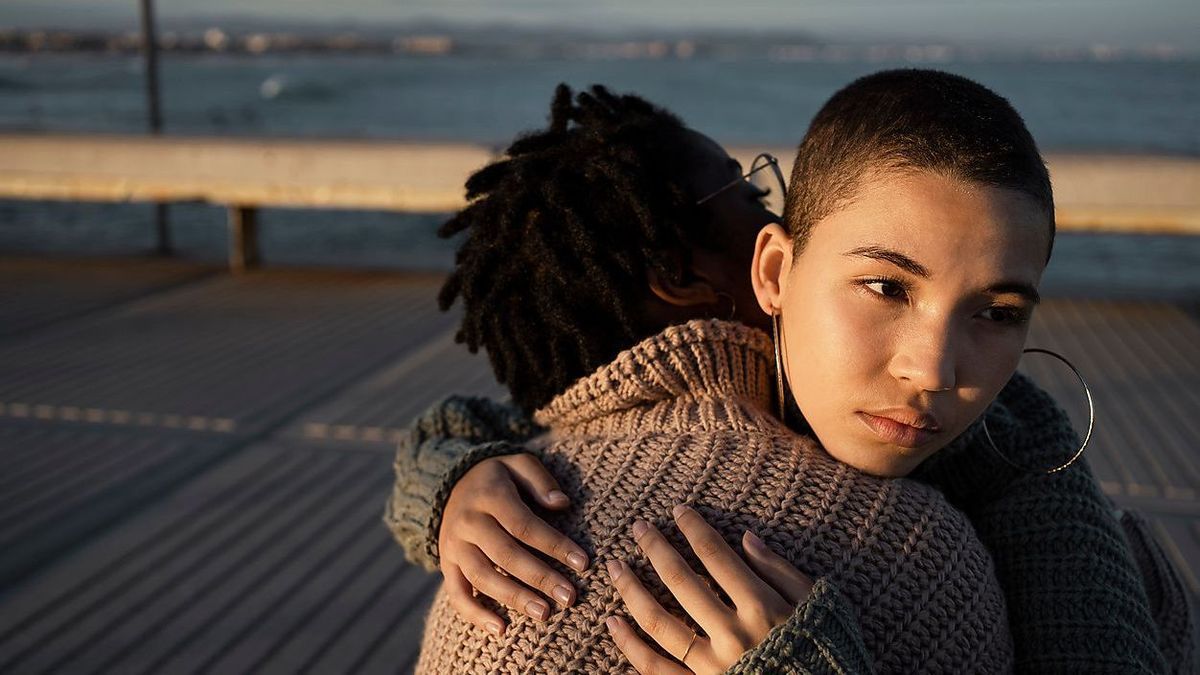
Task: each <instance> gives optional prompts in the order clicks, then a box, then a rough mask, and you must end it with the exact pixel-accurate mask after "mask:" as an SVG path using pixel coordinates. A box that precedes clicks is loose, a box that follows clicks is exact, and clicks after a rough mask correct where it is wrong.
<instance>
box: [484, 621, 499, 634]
mask: <svg viewBox="0 0 1200 675" xmlns="http://www.w3.org/2000/svg"><path fill="white" fill-rule="evenodd" d="M501 630H503V629H502V628H501V627H500V624H498V623H496V622H495V621H489V622H487V632H489V633H491V634H492V635H495V636H496V637H500V631H501Z"/></svg>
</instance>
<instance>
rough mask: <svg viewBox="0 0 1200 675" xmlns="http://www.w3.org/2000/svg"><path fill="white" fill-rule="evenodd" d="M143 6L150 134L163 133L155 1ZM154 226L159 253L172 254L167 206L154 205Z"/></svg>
mask: <svg viewBox="0 0 1200 675" xmlns="http://www.w3.org/2000/svg"><path fill="white" fill-rule="evenodd" d="M141 4H142V54H143V55H144V56H145V59H146V103H147V111H148V113H149V122H150V134H151V135H153V136H157V135H159V134H161V133H162V109H161V108H160V107H159V102H158V37H157V36H156V35H155V30H154V0H141ZM154 225H155V229H156V230H157V231H158V253H159V255H169V254H170V253H171V231H170V230H169V229H168V227H167V205H166V204H162V203H158V204H155V205H154Z"/></svg>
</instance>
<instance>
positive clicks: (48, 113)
mask: <svg viewBox="0 0 1200 675" xmlns="http://www.w3.org/2000/svg"><path fill="white" fill-rule="evenodd" d="M903 65H908V64H891V63H865V62H848V63H795V62H779V61H770V60H766V59H739V60H721V59H717V58H703V59H693V60H637V61H627V60H585V59H579V60H572V59H506V60H486V59H481V58H473V57H454V56H451V57H441V58H427V57H412V56H387V57H384V56H336V57H329V56H320V57H316V56H301V57H297V56H287V57H284V56H268V57H260V58H257V59H252V58H244V57H229V56H214V55H178V54H167V55H165V57H164V59H163V70H162V80H163V85H162V97H163V107H164V117H165V120H166V129H167V132H168V133H178V134H200V135H248V136H304V137H358V138H361V137H370V138H376V137H387V138H404V139H421V140H467V141H474V142H481V143H487V144H493V145H500V144H503V143H505V142H506V141H508V140H510V139H511V138H512V136H513V135H515V134H516V133H518V132H519V131H521V130H524V129H528V128H530V127H534V126H538V125H540V124H542V123H543V122H544V120H545V117H546V112H547V107H548V103H549V99H550V96H551V93H552V91H553V88H554V86H555V85H556V84H557V83H558V82H561V81H566V82H568V83H570V84H572V85H574V86H577V87H580V86H586V85H587V84H590V83H593V82H599V83H604V84H608V85H610V86H611V87H613V88H615V89H618V90H623V91H634V92H638V93H640V94H642V95H644V96H646V97H647V98H649V99H651V100H653V101H655V102H657V103H660V104H663V105H665V106H667V107H669V108H671V109H672V110H674V111H676V112H677V113H678V114H680V115H681V116H682V117H683V118H684V120H685V121H687V122H688V123H689V124H690V125H692V126H693V127H695V128H697V129H700V130H701V131H704V132H705V133H708V134H709V135H711V136H713V137H715V138H717V139H718V140H720V141H722V142H725V143H730V144H734V143H746V144H759V143H761V144H770V145H787V144H791V143H794V142H796V141H797V140H798V139H799V138H800V137H801V136H802V135H803V132H804V129H805V127H806V126H807V123H808V120H809V119H810V118H811V116H812V115H813V113H815V112H816V110H817V108H818V107H819V106H820V105H821V103H822V102H824V100H825V99H826V98H827V97H828V96H829V95H830V94H831V93H833V91H835V90H836V89H837V88H838V87H840V86H842V85H844V84H845V83H847V82H849V81H850V80H852V79H853V78H855V77H857V76H860V75H863V74H866V73H869V72H872V71H875V70H878V69H881V68H886V67H893V66H903ZM936 67H938V68H942V69H945V70H950V71H953V72H957V73H960V74H963V75H966V76H968V77H971V78H973V79H976V80H978V81H980V82H982V83H984V84H986V85H988V86H989V87H991V88H993V89H995V90H996V91H998V92H1000V93H1001V94H1002V95H1004V96H1006V97H1008V98H1009V100H1010V101H1012V103H1013V104H1014V105H1015V106H1016V108H1017V109H1018V110H1019V111H1021V113H1022V115H1023V116H1024V117H1025V119H1026V122H1027V123H1028V126H1029V128H1030V130H1031V131H1032V132H1033V134H1034V136H1035V137H1036V138H1037V139H1038V142H1039V144H1040V146H1041V147H1042V149H1043V150H1045V151H1051V152H1052V151H1064V150H1069V151H1084V152H1089V151H1095V152H1129V153H1133V152H1145V153H1163V154H1174V155H1188V156H1200V62H1198V61H1181V62H1107V63H1098V62H1081V63H1052V62H1037V61H1030V60H1011V61H993V62H962V63H942V64H937V66H936ZM144 128H145V94H144V91H143V80H142V73H141V63H140V61H139V60H137V59H136V58H130V57H124V56H121V57H118V56H97V55H36V56H25V55H6V56H0V130H5V131H31V132H38V131H47V132H50V131H54V132H57V131H78V132H135V133H136V132H140V131H141V130H143V129H144ZM149 214H150V209H149V208H148V207H146V206H143V205H97V204H57V203H36V204H31V203H26V202H0V252H35V253H57V252H63V253H101V254H113V253H137V252H140V251H143V250H145V249H148V248H150V247H151V246H152V245H153V242H152V239H151V234H152V227H151V226H150V225H149ZM443 218H444V216H443V215H438V214H425V215H422V214H417V215H405V214H393V213H347V212H320V211H288V210H272V211H268V212H266V213H265V214H264V217H263V228H264V235H263V244H264V253H265V256H266V257H267V259H268V261H278V262H294V263H301V264H338V265H366V266H378V267H404V268H433V269H444V268H446V267H447V266H448V265H449V264H450V261H451V260H452V245H451V244H449V243H447V242H440V241H437V240H436V238H435V237H433V235H432V231H433V229H434V227H436V224H437V223H438V222H440V221H441V220H442V219H443ZM171 219H172V232H173V235H174V238H175V243H176V245H177V247H178V249H179V251H180V253H181V254H182V255H185V256H188V257H194V258H200V259H213V260H219V259H220V258H221V257H222V255H223V247H224V229H223V223H224V214H223V212H222V211H221V210H220V209H218V208H212V207H204V206H196V205H183V206H176V207H172V209H171ZM1114 269H1115V270H1116V271H1115V272H1113V270H1114ZM1045 283H1046V284H1047V285H1048V286H1049V287H1051V288H1054V287H1056V286H1060V287H1062V288H1070V289H1073V291H1074V292H1089V293H1090V289H1093V288H1097V287H1099V286H1100V285H1102V284H1103V285H1106V286H1110V287H1113V288H1115V289H1116V292H1117V293H1122V292H1131V293H1141V292H1143V291H1146V290H1153V289H1157V288H1161V289H1167V290H1170V291H1171V292H1172V293H1179V294H1183V295H1193V296H1196V297H1200V237H1190V238H1189V237H1128V236H1113V235H1103V236H1102V235H1062V236H1061V237H1060V243H1059V245H1058V246H1057V248H1056V254H1055V260H1054V262H1053V264H1052V265H1051V268H1050V270H1049V271H1048V273H1047V279H1046V282H1045ZM1096 294H1098V295H1105V294H1106V293H1101V292H1099V291H1097V292H1096ZM1112 294H1113V291H1112V290H1111V289H1110V291H1109V292H1108V293H1107V295H1112Z"/></svg>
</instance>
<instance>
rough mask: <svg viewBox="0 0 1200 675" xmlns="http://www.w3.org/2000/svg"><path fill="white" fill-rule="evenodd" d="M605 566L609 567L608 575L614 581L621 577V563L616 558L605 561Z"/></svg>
mask: <svg viewBox="0 0 1200 675" xmlns="http://www.w3.org/2000/svg"><path fill="white" fill-rule="evenodd" d="M605 567H607V568H608V576H609V577H610V578H611V579H612V580H613V581H616V580H617V579H620V578H621V563H619V562H617V561H616V560H609V561H608V562H607V563H605Z"/></svg>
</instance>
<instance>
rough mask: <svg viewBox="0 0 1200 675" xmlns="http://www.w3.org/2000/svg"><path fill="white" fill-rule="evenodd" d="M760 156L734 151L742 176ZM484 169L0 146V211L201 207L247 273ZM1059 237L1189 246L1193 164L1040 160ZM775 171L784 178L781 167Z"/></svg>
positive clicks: (398, 159)
mask: <svg viewBox="0 0 1200 675" xmlns="http://www.w3.org/2000/svg"><path fill="white" fill-rule="evenodd" d="M763 150H767V151H770V152H773V153H774V154H775V155H776V156H778V157H779V158H780V159H781V160H783V163H784V164H785V165H787V164H789V163H790V157H791V156H792V152H793V150H792V149H791V148H751V147H738V148H734V149H733V150H732V151H731V153H732V154H733V155H734V156H735V157H738V158H739V159H741V160H742V162H743V164H746V165H748V164H749V161H750V159H751V158H753V157H754V155H756V154H757V153H758V152H760V151H763ZM494 157H495V151H494V150H492V149H489V148H485V147H482V146H477V145H468V144H452V143H439V144H432V143H409V142H399V141H366V140H364V141H338V140H284V139H231V138H188V137H172V136H167V137H156V138H148V137H145V136H93V135H87V136H73V135H38V136H30V135H0V199H36V200H47V199H50V200H67V201H103V202H127V201H145V202H195V201H199V202H206V203H210V204H218V205H223V206H226V207H227V208H228V209H229V228H230V239H229V241H230V245H229V264H230V267H231V269H233V270H235V271H238V270H243V269H246V268H248V267H253V266H255V265H257V264H258V262H259V256H258V245H257V219H256V212H257V209H259V208H264V207H292V208H320V209H357V210H390V211H420V212H445V211H454V210H457V209H459V208H461V207H462V206H463V205H464V199H463V182H464V180H465V179H466V177H467V176H468V175H469V174H470V172H471V171H473V170H475V169H477V168H479V167H481V166H483V165H484V164H486V163H487V162H488V161H489V160H491V159H492V158H494ZM1048 163H1049V165H1050V170H1051V176H1052V180H1053V181H1054V190H1055V201H1056V206H1057V213H1056V218H1057V221H1058V226H1059V229H1060V230H1100V231H1114V232H1137V233H1180V234H1200V159H1193V158H1177V157H1156V156H1113V155H1098V156H1087V155H1051V156H1050V157H1049V158H1048ZM784 168H785V173H786V170H787V168H788V167H787V166H785V167H784Z"/></svg>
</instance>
